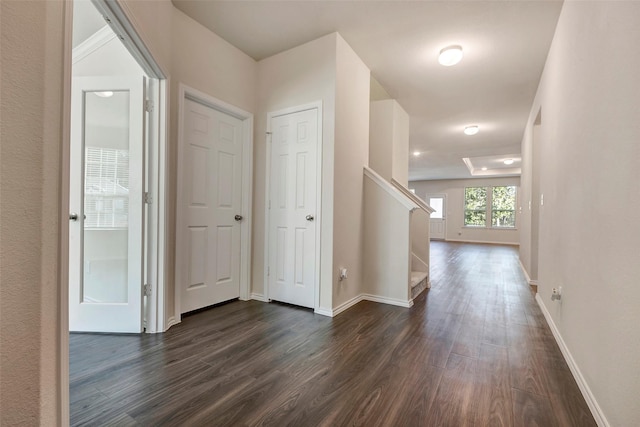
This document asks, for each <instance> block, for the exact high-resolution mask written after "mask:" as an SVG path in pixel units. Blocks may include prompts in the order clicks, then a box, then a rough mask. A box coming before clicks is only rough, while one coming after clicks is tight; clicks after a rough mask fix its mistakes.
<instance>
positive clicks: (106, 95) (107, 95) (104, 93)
mask: <svg viewBox="0 0 640 427" xmlns="http://www.w3.org/2000/svg"><path fill="white" fill-rule="evenodd" d="M93 93H95V94H96V95H98V96H99V97H100V98H111V97H112V96H113V91H110V90H105V91H102V92H93Z"/></svg>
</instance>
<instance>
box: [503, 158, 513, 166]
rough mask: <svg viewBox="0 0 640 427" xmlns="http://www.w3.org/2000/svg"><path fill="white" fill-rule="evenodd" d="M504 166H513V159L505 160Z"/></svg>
mask: <svg viewBox="0 0 640 427" xmlns="http://www.w3.org/2000/svg"><path fill="white" fill-rule="evenodd" d="M504 164H505V165H512V164H513V159H507V160H505V161H504Z"/></svg>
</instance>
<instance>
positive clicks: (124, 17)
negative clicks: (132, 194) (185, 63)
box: [57, 0, 170, 425]
mask: <svg viewBox="0 0 640 427" xmlns="http://www.w3.org/2000/svg"><path fill="white" fill-rule="evenodd" d="M92 3H93V4H94V6H96V8H97V9H98V10H99V11H100V12H101V13H102V14H103V15H104V16H108V17H109V18H110V21H111V26H112V28H113V29H114V32H116V33H117V34H120V35H121V36H122V38H121V40H122V42H123V43H124V44H125V46H126V47H127V48H128V50H129V52H130V53H131V54H132V55H133V57H134V58H135V59H136V60H137V61H138V63H139V64H140V66H141V67H142V68H143V70H144V71H145V72H146V73H147V75H148V76H149V77H150V78H152V79H156V81H157V83H158V84H157V85H155V87H154V89H153V92H154V97H155V98H156V99H155V101H156V102H155V108H153V112H152V113H150V116H153V118H154V119H155V120H156V124H155V125H154V127H153V129H152V131H153V132H154V133H155V135H154V136H153V138H154V142H155V143H156V144H157V145H156V147H155V148H156V149H155V150H154V151H153V152H151V153H149V156H150V158H149V170H148V175H147V177H148V183H147V184H148V186H149V187H148V190H147V191H149V193H150V194H151V196H152V200H153V203H152V204H151V205H150V206H148V207H149V209H148V213H149V216H148V220H149V223H150V224H149V228H148V236H147V238H148V242H149V244H150V246H149V251H148V255H147V256H148V257H149V258H148V266H151V267H152V268H151V269H150V270H148V272H147V273H148V280H150V282H151V283H150V285H151V297H150V298H148V300H147V301H148V303H149V307H148V312H147V316H148V317H147V323H146V327H147V332H150V333H155V332H163V331H165V330H167V328H168V327H169V326H170V325H169V324H168V322H167V319H166V318H165V316H166V315H165V310H164V305H165V302H164V301H165V277H166V274H165V271H166V261H165V260H166V244H165V242H166V236H167V234H168V233H167V222H166V214H167V212H166V208H167V206H166V200H167V185H166V165H167V125H168V122H167V112H168V111H169V108H168V107H169V106H168V102H169V98H168V95H167V84H168V81H167V79H166V74H165V73H164V72H163V71H162V69H161V68H160V66H159V65H158V63H157V62H156V61H155V59H154V58H153V55H151V52H150V51H149V50H148V49H147V47H146V45H145V43H144V42H143V41H142V39H141V38H140V37H139V36H138V33H137V32H136V29H135V27H134V26H133V24H132V23H131V22H132V20H131V18H130V17H131V16H132V15H131V12H130V11H129V10H128V7H127V5H126V4H125V3H121V2H115V1H108V0H92ZM72 37H73V0H72V1H68V2H65V4H64V54H63V55H64V57H63V68H64V80H63V82H62V85H63V95H62V97H63V104H62V113H61V114H62V144H61V149H60V151H61V159H60V166H61V167H60V171H61V172H60V212H59V217H58V223H59V229H58V233H59V238H60V247H59V263H58V268H59V272H60V274H59V282H58V296H59V300H58V304H59V306H60V311H59V319H58V322H59V323H58V332H59V336H58V344H59V347H58V351H59V352H60V365H59V366H58V373H57V374H58V376H57V381H58V384H59V389H58V391H59V393H60V399H59V400H58V402H57V404H58V405H59V407H58V414H59V416H60V418H59V424H60V425H69V182H70V176H69V160H70V158H69V155H70V152H71V82H72V62H73V49H72Z"/></svg>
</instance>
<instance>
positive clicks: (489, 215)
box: [462, 185, 518, 230]
mask: <svg viewBox="0 0 640 427" xmlns="http://www.w3.org/2000/svg"><path fill="white" fill-rule="evenodd" d="M497 187H513V188H514V195H513V197H514V206H513V210H512V211H513V226H494V225H493V212H494V211H511V210H509V209H495V210H494V209H493V189H494V188H497ZM468 188H484V189H485V209H484V214H485V217H484V225H470V224H467V223H466V220H467V219H466V217H467V215H466V214H467V212H468V211H473V212H481V210H480V209H467V189H468ZM517 206H518V186H517V185H477V186H474V185H470V186H465V187H464V189H463V192H462V226H463V228H473V229H488V230H517V229H518V228H517V227H518V221H517V220H518V208H517Z"/></svg>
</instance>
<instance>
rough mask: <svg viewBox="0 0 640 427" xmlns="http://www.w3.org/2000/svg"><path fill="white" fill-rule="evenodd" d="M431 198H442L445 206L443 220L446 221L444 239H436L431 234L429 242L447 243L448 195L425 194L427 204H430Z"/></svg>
mask: <svg viewBox="0 0 640 427" xmlns="http://www.w3.org/2000/svg"><path fill="white" fill-rule="evenodd" d="M431 197H441V198H442V204H443V209H442V220H443V221H444V237H442V239H441V238H434V237H432V236H431V233H429V240H442V241H446V240H447V209H449V206H448V205H447V194H446V193H426V194H425V201H426V202H427V204H428V203H429V199H430V198H431ZM429 230H431V218H429Z"/></svg>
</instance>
